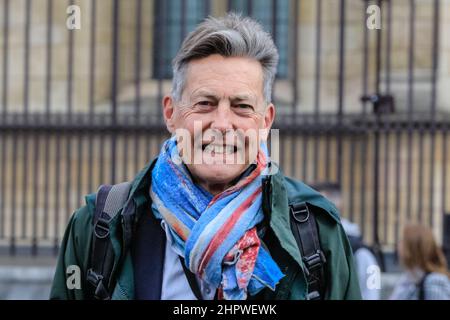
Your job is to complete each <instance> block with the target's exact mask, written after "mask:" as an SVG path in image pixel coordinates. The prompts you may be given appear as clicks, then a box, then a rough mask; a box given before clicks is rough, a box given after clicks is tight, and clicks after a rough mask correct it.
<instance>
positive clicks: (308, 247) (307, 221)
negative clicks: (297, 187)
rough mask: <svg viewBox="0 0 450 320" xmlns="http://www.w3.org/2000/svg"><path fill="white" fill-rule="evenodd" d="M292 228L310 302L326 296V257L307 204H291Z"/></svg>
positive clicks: (313, 217)
mask: <svg viewBox="0 0 450 320" xmlns="http://www.w3.org/2000/svg"><path fill="white" fill-rule="evenodd" d="M289 208H290V212H291V228H292V231H293V233H294V237H295V240H296V241H297V245H298V247H299V249H300V252H301V256H302V259H303V263H304V266H305V270H304V272H305V274H306V279H307V282H308V296H307V298H308V300H319V299H323V298H324V295H325V288H326V279H325V263H326V259H325V255H324V253H323V251H322V249H321V246H320V241H319V234H318V229H317V223H316V218H315V216H314V214H312V212H311V210H310V208H309V207H308V205H307V204H306V203H305V202H301V203H296V204H291V205H290V206H289Z"/></svg>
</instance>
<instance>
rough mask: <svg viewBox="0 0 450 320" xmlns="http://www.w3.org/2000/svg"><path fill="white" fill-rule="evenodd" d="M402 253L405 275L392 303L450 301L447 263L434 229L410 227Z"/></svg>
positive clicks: (404, 231) (403, 240) (404, 232)
mask: <svg viewBox="0 0 450 320" xmlns="http://www.w3.org/2000/svg"><path fill="white" fill-rule="evenodd" d="M398 252H399V257H400V262H401V264H402V266H403V268H404V269H405V272H404V273H403V275H402V276H401V278H400V280H399V281H398V283H397V285H396V286H395V288H394V290H393V292H392V294H391V296H390V299H391V300H450V279H449V276H450V273H449V272H448V269H447V261H446V259H445V256H444V254H443V252H442V249H441V248H440V247H439V246H438V244H437V243H436V240H435V238H434V235H433V232H432V230H431V229H430V228H428V227H426V226H423V225H417V224H409V225H407V226H406V227H405V228H404V229H403V237H402V240H401V241H400V242H399V244H398Z"/></svg>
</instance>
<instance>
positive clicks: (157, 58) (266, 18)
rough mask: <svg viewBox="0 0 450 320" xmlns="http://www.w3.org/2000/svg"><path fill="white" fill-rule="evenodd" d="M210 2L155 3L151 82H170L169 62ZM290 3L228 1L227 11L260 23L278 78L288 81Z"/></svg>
mask: <svg viewBox="0 0 450 320" xmlns="http://www.w3.org/2000/svg"><path fill="white" fill-rule="evenodd" d="M209 2H210V0H167V1H155V2H154V3H155V7H154V12H155V20H154V21H155V25H154V28H153V42H154V44H153V73H152V74H153V78H156V79H170V78H172V65H171V63H172V59H173V58H174V57H175V55H176V54H177V52H178V49H179V48H180V46H181V43H182V41H183V39H184V38H185V37H186V35H187V34H188V33H189V32H191V31H192V30H193V29H195V27H196V26H197V25H198V24H199V23H200V22H202V21H203V20H204V19H205V17H207V16H208V15H209V14H210V12H209ZM289 4H290V0H276V1H275V0H258V1H252V0H247V1H243V0H231V1H229V2H228V11H233V12H240V13H242V14H243V15H248V16H251V17H252V18H254V19H256V20H257V21H258V22H260V23H261V24H262V25H263V27H264V29H265V30H266V31H268V32H270V33H271V34H272V36H273V38H274V40H275V44H276V45H277V48H278V53H279V55H280V60H279V63H278V71H277V78H279V79H280V78H281V79H285V78H287V77H288V29H289V9H290V8H289Z"/></svg>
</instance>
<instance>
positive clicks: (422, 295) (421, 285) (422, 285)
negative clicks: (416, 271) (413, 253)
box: [418, 272, 430, 300]
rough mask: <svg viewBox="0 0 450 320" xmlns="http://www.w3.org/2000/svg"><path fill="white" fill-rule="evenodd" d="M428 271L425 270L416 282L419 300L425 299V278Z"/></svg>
mask: <svg viewBox="0 0 450 320" xmlns="http://www.w3.org/2000/svg"><path fill="white" fill-rule="evenodd" d="M429 274H430V273H429V272H425V273H424V275H423V277H422V279H420V282H419V283H418V287H419V288H418V289H419V296H418V299H419V300H425V298H426V297H425V280H426V278H427V276H428V275H429Z"/></svg>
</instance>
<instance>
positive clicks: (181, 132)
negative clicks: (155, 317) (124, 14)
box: [51, 14, 360, 300]
mask: <svg viewBox="0 0 450 320" xmlns="http://www.w3.org/2000/svg"><path fill="white" fill-rule="evenodd" d="M277 63H278V53H277V49H276V47H275V45H274V43H273V41H272V39H271V37H270V35H269V34H268V33H266V32H264V31H263V29H262V27H261V26H260V25H259V24H258V23H257V22H255V21H254V20H251V19H250V18H242V17H240V16H238V15H235V14H229V15H227V16H226V17H225V18H221V19H215V18H208V19H207V20H206V21H204V22H203V23H202V24H200V25H199V26H198V27H197V29H196V30H194V31H193V32H192V33H190V34H189V35H188V37H187V38H186V39H185V41H184V42H183V44H182V47H181V49H180V51H179V52H178V54H177V56H176V57H175V59H174V61H173V71H174V76H173V86H172V92H171V94H170V95H168V96H165V97H164V99H163V101H162V102H163V108H164V112H163V114H164V119H165V122H166V125H167V128H168V130H169V132H170V133H172V138H170V139H169V140H167V141H166V142H165V143H164V144H163V146H162V149H161V151H160V154H159V156H158V157H157V159H155V160H154V161H153V162H152V163H151V164H150V165H149V166H148V167H146V168H144V170H142V171H141V172H140V173H139V174H138V175H137V176H136V178H135V179H134V181H133V182H131V183H128V184H127V183H124V184H120V185H116V186H113V187H111V186H102V187H101V188H100V189H99V191H98V192H97V194H92V195H88V196H87V197H86V200H87V203H86V205H85V206H84V207H82V208H80V209H78V210H77V211H76V212H75V213H74V215H73V216H72V218H71V220H70V222H69V225H68V227H67V230H66V233H65V236H64V239H63V243H62V246H61V252H60V256H59V260H58V266H57V270H56V274H55V278H54V282H53V287H52V292H51V298H54V299H90V298H97V299H229V300H237V299H319V298H320V299H359V298H360V292H359V287H358V279H357V275H356V273H355V270H354V265H353V258H352V254H351V249H350V246H349V243H348V240H347V238H346V236H345V233H344V232H343V229H342V226H341V224H340V220H339V213H338V212H337V209H336V208H335V206H333V204H331V203H330V202H329V201H328V200H326V199H325V198H324V197H323V196H321V195H320V194H319V193H317V192H315V191H314V190H312V189H311V188H309V187H308V186H306V185H304V184H302V183H301V182H299V181H295V180H293V179H290V178H287V177H284V176H283V175H282V173H281V172H280V171H279V170H278V167H277V166H276V164H275V163H272V162H271V161H270V159H269V155H268V152H267V148H266V140H267V136H268V130H270V128H271V125H272V123H273V120H274V117H275V106H274V105H273V104H272V103H271V88H272V85H273V81H274V78H275V72H276V68H277ZM305 226H306V229H305Z"/></svg>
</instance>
